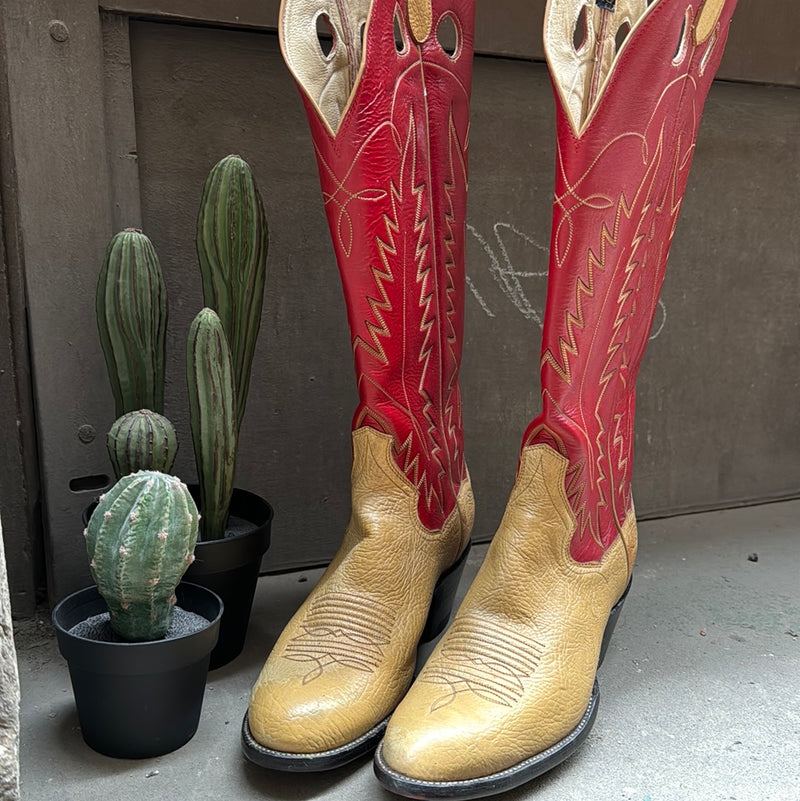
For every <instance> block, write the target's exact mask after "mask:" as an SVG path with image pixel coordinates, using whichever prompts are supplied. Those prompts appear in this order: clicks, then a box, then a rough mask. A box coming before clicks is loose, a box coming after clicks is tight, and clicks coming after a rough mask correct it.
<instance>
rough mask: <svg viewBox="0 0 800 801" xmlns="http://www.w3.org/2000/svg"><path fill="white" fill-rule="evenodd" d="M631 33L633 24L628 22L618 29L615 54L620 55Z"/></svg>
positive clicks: (615, 38) (615, 39)
mask: <svg viewBox="0 0 800 801" xmlns="http://www.w3.org/2000/svg"><path fill="white" fill-rule="evenodd" d="M630 32H631V24H630V22H628V20H625V22H623V23H622V25H620V26H619V28H618V29H617V35H616V36H615V37H614V52H615V53H619V51H620V49H621V48H622V45H623V44H624V43H625V40H626V39H627V38H628V34H629V33H630Z"/></svg>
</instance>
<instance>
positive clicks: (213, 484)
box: [186, 308, 238, 540]
mask: <svg viewBox="0 0 800 801" xmlns="http://www.w3.org/2000/svg"><path fill="white" fill-rule="evenodd" d="M186 377H187V384H188V388H189V421H190V424H191V429H192V441H193V443H194V457H195V462H196V464H197V475H198V481H199V483H200V508H201V509H202V510H203V521H202V526H203V527H202V534H201V537H202V539H203V540H211V539H221V538H222V537H224V536H225V523H226V522H227V519H228V509H229V507H230V502H231V495H232V494H233V479H234V472H235V466H236V464H235V463H236V443H237V439H238V427H237V420H236V390H235V388H234V384H233V371H232V365H231V354H230V348H229V346H228V340H227V338H226V336H225V331H224V329H223V326H222V322H221V321H220V318H219V317H218V315H217V314H216V312H214V310H213V309H208V308H206V309H203V310H202V311H200V312H199V313H198V315H197V316H196V317H195V318H194V320H193V321H192V325H191V328H190V330H189V341H188V346H187V354H186Z"/></svg>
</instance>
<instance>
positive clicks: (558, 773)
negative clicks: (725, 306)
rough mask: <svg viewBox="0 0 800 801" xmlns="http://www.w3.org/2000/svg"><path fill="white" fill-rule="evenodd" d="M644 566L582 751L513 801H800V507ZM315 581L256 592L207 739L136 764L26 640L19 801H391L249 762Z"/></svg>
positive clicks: (357, 785)
mask: <svg viewBox="0 0 800 801" xmlns="http://www.w3.org/2000/svg"><path fill="white" fill-rule="evenodd" d="M485 550H486V549H485V546H482V547H479V548H475V549H473V555H472V557H471V560H470V565H469V568H468V571H467V574H466V575H465V580H464V582H463V585H462V591H463V589H464V587H465V586H466V584H467V583H468V580H469V579H471V577H472V576H473V575H474V573H475V571H476V570H477V568H478V565H479V563H480V561H481V559H482V558H483V555H484V553H485ZM639 554H640V556H639V561H638V564H637V569H636V573H635V575H634V582H633V589H632V590H631V594H630V596H629V598H628V601H627V603H626V606H625V609H624V611H623V613H622V615H621V619H620V623H619V625H618V627H617V630H616V634H615V636H614V640H613V641H612V643H611V647H610V649H609V652H608V655H607V657H606V661H605V664H604V665H603V668H602V671H601V674H600V686H601V705H600V713H599V716H598V719H597V723H596V725H595V727H594V729H593V731H592V733H591V735H590V737H589V739H588V740H587V743H586V744H585V746H584V747H583V749H582V750H581V751H579V752H578V754H577V755H576V756H574V757H573V758H572V759H570V760H568V761H567V762H566V763H564V764H563V765H561V766H560V767H559V768H557V769H556V770H554V771H552V772H551V773H550V774H548V775H547V776H545V777H543V778H542V779H540V780H538V781H536V782H534V783H531V784H529V785H528V786H526V787H525V788H521V789H519V790H516V791H512V792H509V793H507V794H505V795H504V796H502V799H504V801H523V800H524V799H531V800H532V799H536V801H565V799H569V800H570V801H573V800H575V799H587V801H589V800H591V801H606V800H608V801H612V799H613V801H625V800H627V799H630V800H631V801H682V799H691V801H707V800H709V799H715V800H716V799H736V800H737V801H800V638H799V637H798V635H799V634H800V501H792V502H785V503H775V504H769V505H764V506H757V507H750V508H745V509H737V510H733V511H726V512H712V513H705V514H696V515H689V516H685V517H678V518H672V519H669V520H659V521H652V522H646V523H643V524H641V526H640V551H639ZM751 554H757V557H758V561H750V560H749V559H748V557H749V556H750V555H751ZM318 576H319V571H311V572H306V573H294V574H289V575H286V576H280V577H271V578H265V579H262V580H261V582H260V586H259V590H258V595H257V598H256V603H255V608H254V613H253V620H252V623H251V627H250V633H249V636H248V644H247V646H246V650H245V652H244V653H243V654H242V656H241V657H239V659H238V660H236V661H235V662H234V663H233V664H232V665H229V666H227V667H225V668H222V669H220V670H218V671H216V672H214V673H212V674H211V675H210V679H209V683H208V688H207V692H206V698H205V706H204V709H203V716H202V719H201V722H200V728H199V730H198V732H197V734H196V736H195V737H194V739H193V740H192V741H191V742H190V743H189V744H188V745H186V746H185V747H184V748H182V749H181V750H179V751H177V752H175V753H173V754H169V755H167V756H164V757H160V758H158V759H152V760H146V761H142V762H137V761H119V760H114V759H109V758H107V757H103V756H100V755H99V754H96V753H94V752H93V751H91V750H90V749H89V748H88V747H86V746H85V745H84V743H83V740H82V739H81V736H80V730H79V728H78V723H77V716H76V713H75V708H74V704H73V700H72V691H71V689H70V684H69V677H68V674H67V669H66V666H65V663H64V661H63V660H62V659H61V657H60V655H59V654H58V651H57V648H56V645H55V640H54V639H53V638H52V636H51V634H50V628H49V623H48V622H47V621H46V620H42V621H39V622H38V623H36V622H32V623H31V622H29V623H25V624H22V625H20V626H19V627H18V642H19V645H18V651H19V661H20V673H21V682H22V731H23V735H22V745H21V763H22V764H21V770H22V796H23V798H24V799H25V801H111V800H112V799H113V801H150V799H158V801H161V800H162V799H170V800H175V801H184V799H186V800H187V801H188V800H189V799H192V801H194V799H219V800H220V801H222V800H223V799H224V801H240V800H241V801H244V799H247V801H255V799H265V801H311V800H312V799H326V801H333V799H337V800H341V801H367V799H369V800H370V801H373V800H377V801H390V799H392V798H395V796H392V795H391V794H390V793H388V792H385V791H384V790H383V789H382V788H380V786H379V785H378V784H377V782H376V781H375V780H374V779H373V776H372V766H371V762H370V761H369V760H366V759H365V760H362V761H360V762H358V763H356V764H354V765H352V766H348V767H346V768H342V769H340V770H337V771H334V772H332V773H329V774H322V775H306V776H297V775H284V774H279V773H272V772H267V771H263V770H260V769H258V768H256V767H254V766H252V765H250V764H248V763H247V762H245V760H244V759H243V758H242V757H241V756H240V753H239V724H240V721H241V717H242V713H243V712H244V709H245V706H246V703H247V697H248V693H249V689H250V685H251V683H252V681H253V680H254V679H255V677H256V675H257V673H258V671H259V669H260V666H261V664H262V661H263V659H264V657H265V656H266V654H267V652H268V650H269V648H270V646H271V644H272V643H273V642H274V640H275V638H276V636H277V634H278V632H279V631H280V629H281V627H282V625H283V624H284V623H285V621H286V620H287V619H288V617H289V616H290V614H291V612H292V611H293V609H294V608H295V607H296V606H297V605H298V604H299V603H300V602H301V600H302V599H303V598H304V597H305V595H306V594H307V593H308V591H309V590H310V588H311V587H312V586H313V584H314V582H315V581H316V579H317V577H318ZM498 798H500V797H498Z"/></svg>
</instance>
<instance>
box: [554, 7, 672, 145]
mask: <svg viewBox="0 0 800 801" xmlns="http://www.w3.org/2000/svg"><path fill="white" fill-rule="evenodd" d="M658 2H659V0H653V2H652V3H651V5H650V7H649V8H650V9H652V8H653V7H654V6H655V5H657V4H658ZM584 9H585V11H584ZM647 12H648V4H647V0H616V3H615V6H614V11H609V10H607V9H605V8H601V7H599V6H598V5H596V3H595V0H548V3H547V10H546V11H545V20H544V50H545V55H546V57H547V62H548V64H549V65H550V74H551V75H552V78H553V83H554V85H555V87H556V89H557V91H558V93H559V95H560V96H561V101H562V104H563V106H564V108H565V109H566V110H567V113H568V116H569V118H570V121H571V122H572V127H573V129H574V130H575V131H576V133H577V132H579V131H581V130H582V128H583V126H584V125H585V123H586V121H587V120H588V119H589V117H590V116H591V114H592V111H593V109H594V108H595V107H596V106H597V105H598V100H599V98H600V96H601V95H602V92H603V87H604V86H605V83H606V81H607V80H608V76H609V75H610V73H611V70H612V69H613V66H614V61H615V60H616V55H617V49H616V36H617V33H618V31H619V30H620V28H622V27H623V26H625V25H627V26H630V28H631V29H633V28H634V27H635V26H636V25H638V24H639V23H640V22H641V20H642V19H643V18H644V16H645V15H646V14H647ZM581 15H583V17H584V23H585V24H584V28H585V35H584V39H583V43H582V44H581V45H580V46H579V47H578V48H576V47H575V44H574V38H575V28H576V25H577V24H578V20H579V18H580V17H581ZM628 36H630V33H629V34H628Z"/></svg>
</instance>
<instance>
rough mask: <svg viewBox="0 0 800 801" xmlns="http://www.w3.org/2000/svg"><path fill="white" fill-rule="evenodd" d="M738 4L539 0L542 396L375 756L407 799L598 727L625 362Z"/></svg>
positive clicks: (504, 779)
mask: <svg viewBox="0 0 800 801" xmlns="http://www.w3.org/2000/svg"><path fill="white" fill-rule="evenodd" d="M735 4H736V0H705V2H703V1H702V0H653V1H652V2H651V3H649V4H648V3H647V2H646V0H616V3H615V2H614V0H596V2H595V0H549V3H548V6H547V11H546V17H545V48H546V53H547V59H548V63H549V67H550V71H551V76H552V80H553V85H554V89H555V97H556V102H557V136H558V149H557V154H558V157H557V166H556V184H555V205H554V214H553V231H552V240H551V261H550V273H549V284H548V294H547V306H546V311H545V323H544V341H543V345H542V358H541V377H542V404H543V410H542V413H541V414H540V415H539V416H538V417H537V418H536V419H535V420H534V421H533V422H532V423H531V424H530V426H529V428H528V430H527V432H526V434H525V438H524V441H523V447H522V452H521V456H520V462H519V468H518V473H517V478H516V482H515V485H514V488H513V491H512V493H511V498H510V500H509V502H508V506H507V508H506V512H505V515H504V517H503V520H502V523H501V525H500V529H499V531H498V532H497V534H496V536H495V538H494V541H493V542H492V544H491V546H490V548H489V551H488V553H487V556H486V560H485V562H484V564H483V565H482V567H481V569H480V571H479V573H478V576H477V578H476V579H475V581H474V583H473V585H472V586H471V588H470V590H469V592H468V594H467V596H466V598H465V600H464V602H463V604H462V606H461V608H460V609H459V611H458V612H457V614H456V616H455V618H454V620H453V623H452V625H451V626H450V628H449V629H448V631H447V632H446V633H445V635H444V637H443V638H442V640H441V641H440V642H439V644H438V645H437V647H436V649H435V650H434V652H433V654H432V655H431V657H430V659H429V660H428V662H427V664H426V666H425V667H424V668H423V670H422V672H421V674H420V675H419V677H418V678H417V680H416V681H415V683H414V685H413V686H412V688H411V690H410V691H409V693H408V695H407V696H406V698H405V699H404V701H403V702H402V703H401V704H400V705H399V707H398V708H397V710H396V711H395V713H394V715H393V716H392V718H391V721H390V723H389V726H388V728H387V730H386V735H385V738H384V740H383V743H382V744H381V746H380V747H379V749H378V753H377V754H376V773H377V775H378V777H379V779H380V780H381V781H382V783H383V784H384V785H385V786H387V787H388V788H390V789H391V790H393V791H395V792H398V793H400V794H401V795H408V796H410V797H413V798H478V797H483V796H486V795H491V794H493V793H497V792H501V791H503V790H507V789H509V788H511V787H515V786H517V785H519V784H522V783H523V782H525V781H528V780H529V779H531V778H533V777H535V776H537V775H539V774H541V773H543V772H545V771H546V770H549V769H550V768H552V767H553V766H554V765H556V764H558V763H559V762H561V761H563V760H564V759H566V758H567V757H568V756H569V755H570V754H571V753H572V752H573V751H574V749H575V748H576V747H577V746H578V745H579V744H580V743H581V741H582V740H583V739H584V738H585V737H586V735H587V734H588V732H589V729H590V727H591V726H592V723H593V721H594V718H595V714H596V712H597V703H598V688H597V683H596V681H595V674H596V671H597V668H598V664H599V662H600V661H601V660H602V658H603V654H604V652H605V648H606V645H607V643H608V639H609V637H610V634H611V630H612V629H613V627H614V624H615V622H616V618H617V614H618V612H619V609H620V607H621V605H622V602H623V600H624V598H625V594H626V592H627V587H628V585H629V582H630V578H631V570H632V567H633V562H634V558H635V556H636V519H635V516H634V509H633V501H632V498H631V465H632V452H631V451H632V446H633V416H634V400H635V382H636V375H637V373H638V370H639V365H640V362H641V359H642V355H643V353H644V349H645V345H646V344H647V340H648V336H649V334H650V328H651V325H652V320H653V316H654V311H655V308H656V304H657V302H658V295H659V290H660V287H661V283H662V279H663V276H664V269H665V265H666V260H667V252H668V250H669V246H670V242H671V240H672V235H673V232H674V230H675V224H676V221H677V218H678V212H679V210H680V206H681V200H682V197H683V194H684V191H685V187H686V180H687V176H688V174H689V166H690V163H691V160H692V154H693V152H694V143H695V138H696V135H697V128H698V124H699V122H700V115H701V112H702V109H703V104H704V101H705V98H706V94H707V92H708V89H709V86H710V84H711V80H712V78H713V76H714V73H715V72H716V69H717V65H718V64H719V60H720V58H721V56H722V50H723V46H724V44H725V39H726V35H727V31H728V26H729V23H730V18H731V14H732V13H733V9H734V6H735ZM579 25H580V27H582V28H584V29H585V30H586V36H585V40H584V41H583V43H582V44H580V45H579V46H578V47H575V45H574V44H573V41H574V38H577V37H574V33H575V30H576V26H579ZM623 26H630V32H629V34H628V36H627V38H626V39H625V41H624V43H623V44H622V46H621V48H620V49H619V52H616V48H615V39H616V38H617V33H618V31H619V30H620V29H621V28H623Z"/></svg>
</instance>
